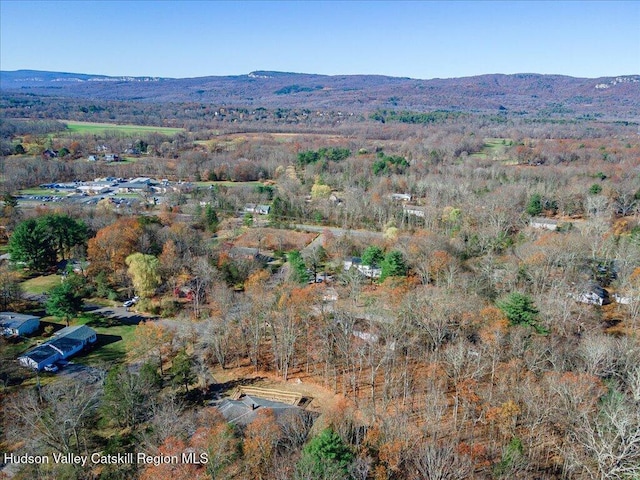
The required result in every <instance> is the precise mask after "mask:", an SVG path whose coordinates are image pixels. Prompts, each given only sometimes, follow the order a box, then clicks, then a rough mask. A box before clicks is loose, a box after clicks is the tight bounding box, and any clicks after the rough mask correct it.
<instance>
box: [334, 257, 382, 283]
mask: <svg viewBox="0 0 640 480" xmlns="http://www.w3.org/2000/svg"><path fill="white" fill-rule="evenodd" d="M343 267H344V271H345V272H346V271H349V270H351V269H352V268H355V269H356V270H357V271H358V272H360V273H361V274H362V275H364V276H365V277H368V278H380V275H382V269H381V268H379V267H376V266H372V265H363V264H362V259H361V258H359V257H351V258H350V259H348V260H345V261H344V262H343Z"/></svg>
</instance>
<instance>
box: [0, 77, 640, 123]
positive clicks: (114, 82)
mask: <svg viewBox="0 0 640 480" xmlns="http://www.w3.org/2000/svg"><path fill="white" fill-rule="evenodd" d="M0 90H1V91H2V92H3V93H5V94H8V93H10V92H21V93H33V94H37V95H47V96H56V97H70V98H85V99H96V100H120V101H127V100H131V101H142V102H176V103H184V102H194V103H212V104H216V105H218V106H236V107H243V106H246V107H252V108H257V107H265V108H278V107H279V108H309V109H334V110H345V111H348V112H371V111H375V110H378V109H387V110H410V111H431V110H452V111H466V112H485V113H486V112H509V113H514V114H521V115H532V114H541V113H542V114H550V115H560V116H562V115H564V116H570V117H571V116H574V117H578V116H589V117H592V116H593V117H606V118H609V119H611V118H613V119H624V120H634V121H637V120H640V75H620V76H615V77H602V78H575V77H569V76H563V75H542V74H534V73H524V74H510V75H506V74H487V75H479V76H474V77H461V78H447V79H440V78H434V79H430V80H420V79H412V78H404V77H403V78H400V77H388V76H384V75H331V76H330V75H318V74H302V73H288V72H272V71H254V72H251V73H249V74H246V75H233V76H210V77H197V78H162V77H151V76H145V77H132V76H120V77H110V76H106V75H89V74H77V73H62V72H45V71H37V70H18V71H1V72H0Z"/></svg>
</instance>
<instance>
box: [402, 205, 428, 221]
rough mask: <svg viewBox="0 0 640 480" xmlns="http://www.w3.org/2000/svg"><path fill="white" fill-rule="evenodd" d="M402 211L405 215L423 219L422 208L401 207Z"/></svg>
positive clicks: (417, 206) (413, 206)
mask: <svg viewBox="0 0 640 480" xmlns="http://www.w3.org/2000/svg"><path fill="white" fill-rule="evenodd" d="M402 210H403V211H404V214H405V215H413V216H415V217H421V218H424V217H425V212H424V207H421V206H419V205H403V206H402Z"/></svg>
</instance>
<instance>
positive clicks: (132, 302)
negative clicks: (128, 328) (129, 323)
mask: <svg viewBox="0 0 640 480" xmlns="http://www.w3.org/2000/svg"><path fill="white" fill-rule="evenodd" d="M138 300H140V297H138V296H137V295H136V296H135V297H133V298H130V299H129V300H127V301H126V302H124V303H123V304H122V306H123V307H127V308H129V307H132V306H133V305H135V304H136V303H138Z"/></svg>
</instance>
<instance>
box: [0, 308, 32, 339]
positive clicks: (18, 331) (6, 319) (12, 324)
mask: <svg viewBox="0 0 640 480" xmlns="http://www.w3.org/2000/svg"><path fill="white" fill-rule="evenodd" d="M38 328H40V318H39V317H36V316H34V315H25V314H23V313H15V312H0V335H4V336H6V337H12V336H21V335H29V334H30V333H33V332H35V331H36V330H38Z"/></svg>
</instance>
